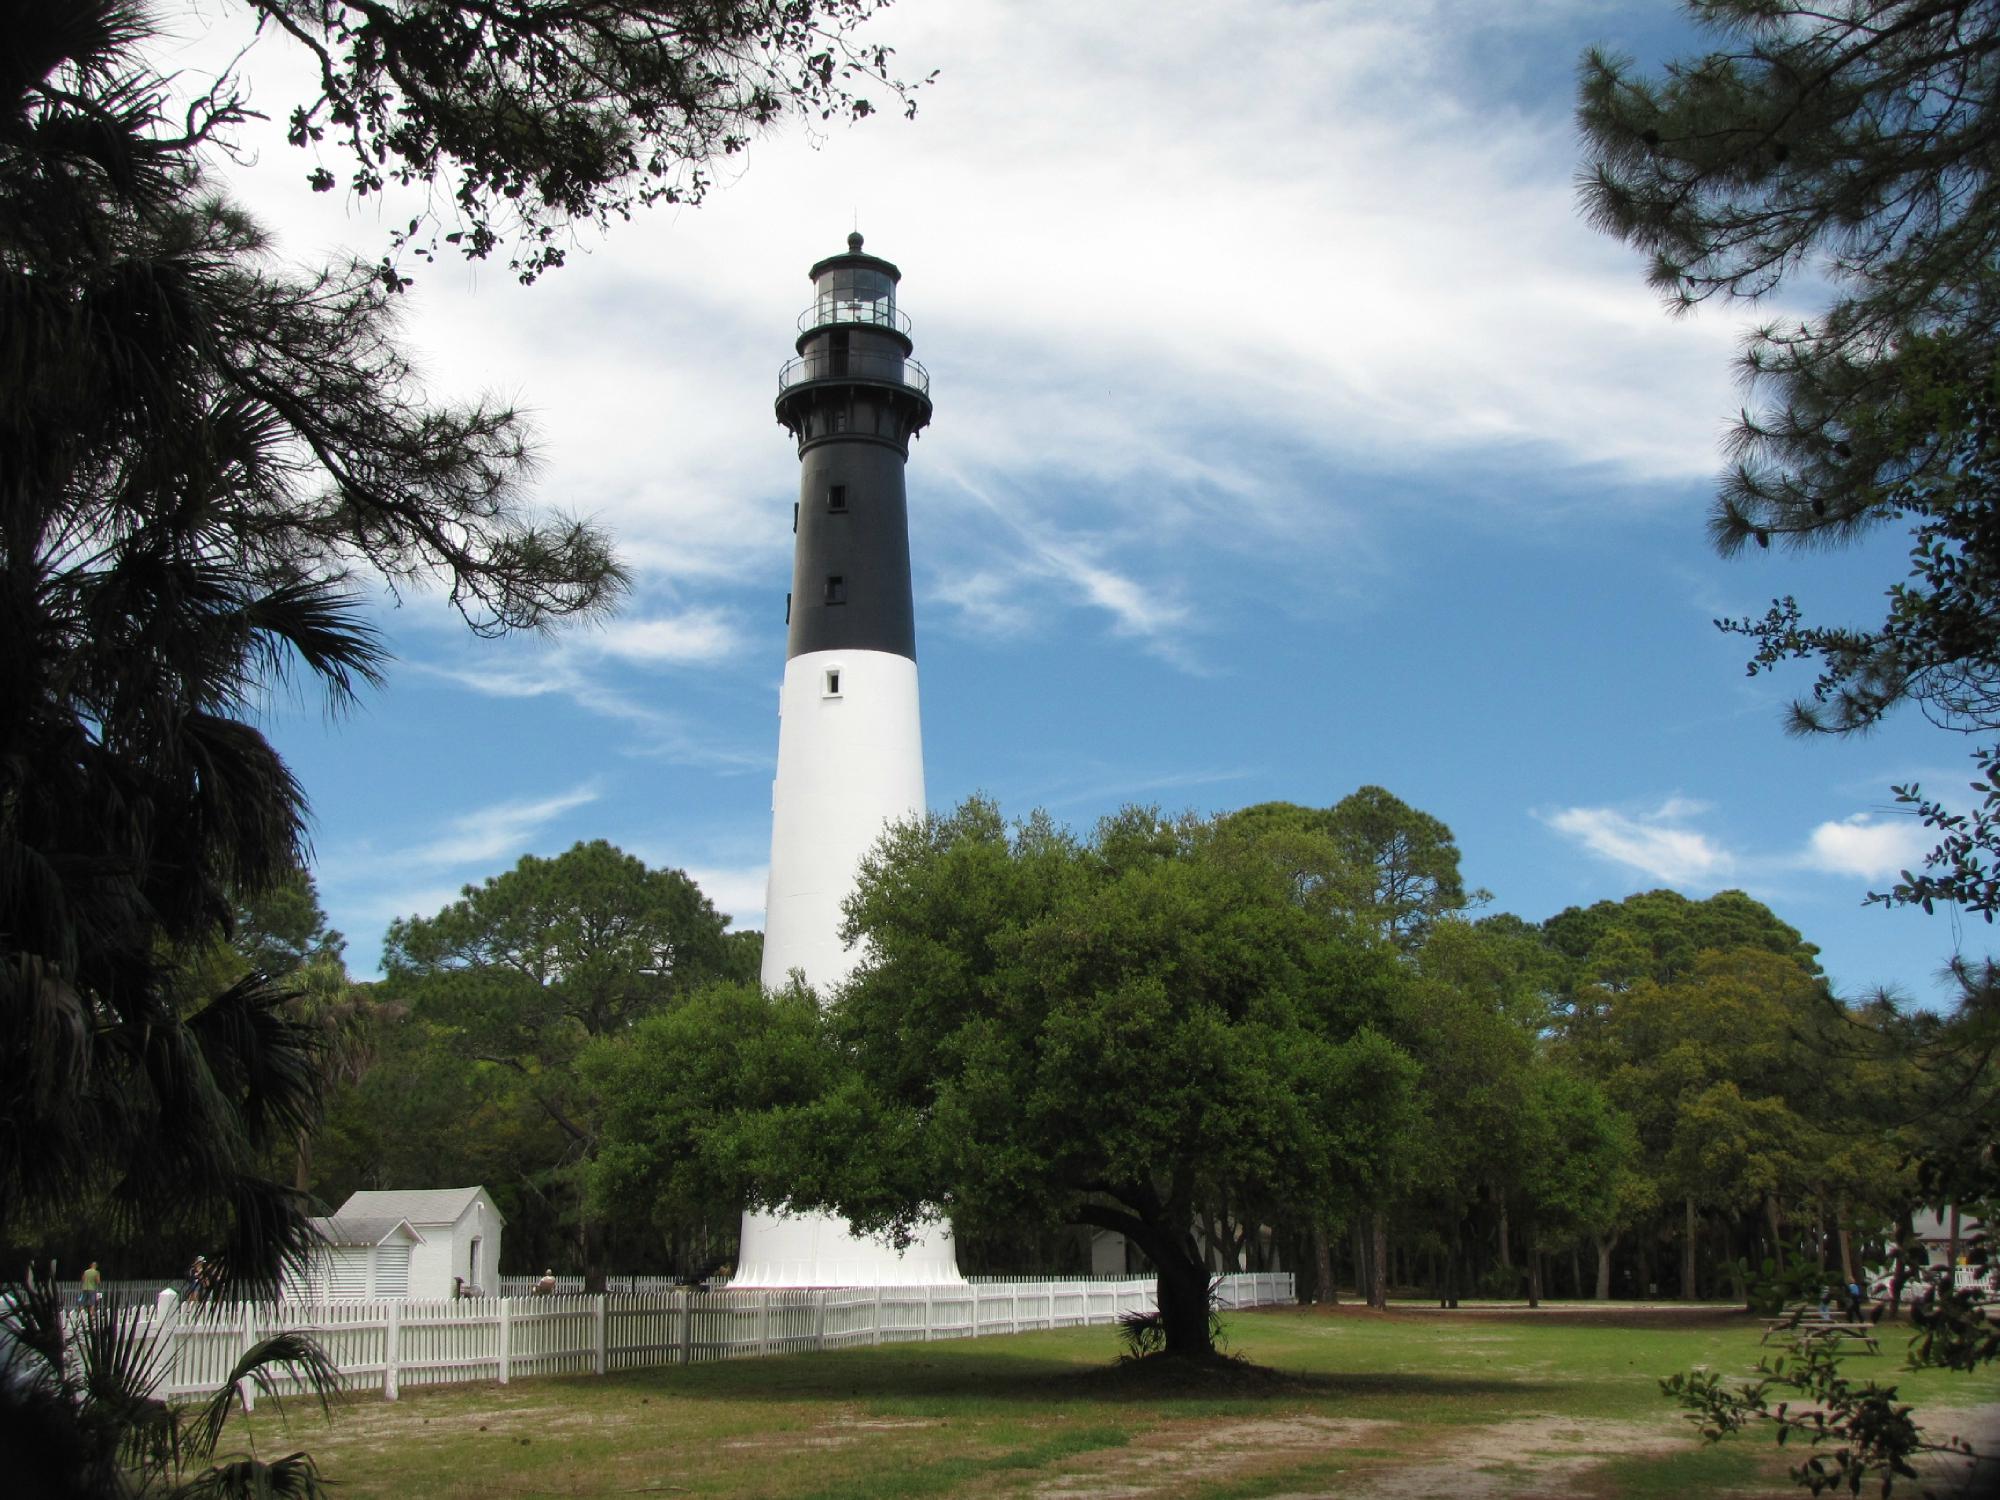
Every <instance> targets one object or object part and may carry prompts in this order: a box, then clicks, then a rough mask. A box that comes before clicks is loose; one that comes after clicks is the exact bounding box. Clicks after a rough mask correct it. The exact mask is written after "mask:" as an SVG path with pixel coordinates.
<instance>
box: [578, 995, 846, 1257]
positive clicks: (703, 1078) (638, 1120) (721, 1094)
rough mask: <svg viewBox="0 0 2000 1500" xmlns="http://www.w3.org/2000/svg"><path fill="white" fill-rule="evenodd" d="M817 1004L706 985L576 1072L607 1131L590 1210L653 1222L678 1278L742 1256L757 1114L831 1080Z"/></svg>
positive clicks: (589, 1054)
mask: <svg viewBox="0 0 2000 1500" xmlns="http://www.w3.org/2000/svg"><path fill="white" fill-rule="evenodd" d="M831 1062H832V1053H831V1050H830V1049H829V1048H828V1047H826V1046H825V1045H824V1038H823V1036H822V1035H821V1030H820V1025H819V1011H818V1007H817V1005H816V1003H815V1002H814V999H813V997H812V996H811V995H810V994H808V993H805V992H804V991H800V990H790V989H787V990H778V991H766V990H764V989H763V988H762V987H761V986H759V985H758V984H756V983H755V982H754V981H752V982H749V983H741V982H737V983H719V984H713V985H708V986H705V987H703V988H700V989H697V990H694V991H693V992H691V993H689V994H686V995H683V996H680V997H678V998H676V999H674V1000H672V1001H670V1002H669V1003H668V1004H667V1006H666V1007H665V1008H664V1009H662V1010H659V1011H656V1012H654V1013H653V1014H651V1015H649V1016H646V1017H644V1018H643V1019H641V1020H640V1021H638V1022H637V1023H636V1024H635V1025H633V1026H632V1027H631V1028H630V1029H629V1030H628V1031H626V1032H625V1033H623V1034H620V1035H617V1036H607V1037H600V1038H597V1039H595V1040H593V1041H592V1042H591V1043H590V1044H589V1045H588V1046H587V1047H585V1048H584V1050H583V1052H582V1054H581V1055H580V1057H579V1058H578V1063H577V1066H578V1072H579V1075H580V1077H581V1079H582V1081H583V1084H584V1086H585V1087H586V1088H587V1089H588V1090H589V1091H590V1092H591V1094H592V1095H593V1096H594V1097H595V1098H596V1100H597V1101H598V1102H597V1108H598V1114H599V1118H600V1120H601V1122H602V1123H601V1126H600V1129H599V1135H598V1143H597V1150H596V1154H595V1156H594V1157H593V1159H592V1161H591V1163H590V1166H589V1169H588V1175H587V1187H586V1191H587V1196H588V1199H589V1204H590V1208H591V1212H592V1213H593V1214H594V1215H596V1216H597V1217H599V1218H601V1219H604V1220H607V1221H608V1220H616V1221H619V1222H621V1223H623V1224H626V1225H644V1226H646V1227H647V1228H648V1229H650V1230H651V1231H652V1232H653V1233H654V1234H655V1235H657V1236H658V1237H659V1240H660V1242H661V1243H662V1244H663V1245H664V1247H665V1249H666V1251H667V1254H668V1257H669V1261H670V1263H671V1265H672V1266H673V1269H674V1271H675V1273H676V1274H678V1275H681V1276H685V1277H690V1278H693V1277H700V1276H706V1275H708V1274H711V1273H713V1272H714V1271H715V1270H716V1269H718V1268H719V1267H721V1266H723V1265H725V1264H727V1263H729V1262H730V1261H732V1260H733V1259H734V1258H735V1250H736V1239H737V1230H738V1227H739V1225H740V1223H741V1218H742V1210H743V1204H744V1201H745V1199H746V1197H747V1196H748V1195H749V1193H750V1190H751V1187H752V1178H751V1176H750V1174H749V1170H748V1163H749V1162H750V1161H751V1160H752V1158H753V1156H754V1148H753V1147H752V1146H751V1144H750V1140H751V1137H753V1136H754V1133H755V1130H756V1126H757V1121H758V1117H759V1116H760V1115H761V1114H762V1113H764V1112H767V1111H774V1110H779V1109H783V1108H786V1107H789V1106H794V1105H798V1104H801V1103H803V1102H805V1101H808V1100H811V1099H814V1098H817V1097H819V1096H820V1095H821V1094H822V1093H824V1092H825V1090H826V1087H827V1084H828V1069H829V1067H830V1065H831Z"/></svg>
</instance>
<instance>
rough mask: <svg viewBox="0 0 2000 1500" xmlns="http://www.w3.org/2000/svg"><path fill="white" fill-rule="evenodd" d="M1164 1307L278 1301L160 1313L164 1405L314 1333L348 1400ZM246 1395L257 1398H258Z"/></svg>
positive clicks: (919, 1298) (825, 1295)
mask: <svg viewBox="0 0 2000 1500" xmlns="http://www.w3.org/2000/svg"><path fill="white" fill-rule="evenodd" d="M1218 1300H1219V1302H1220V1305H1221V1306H1222V1307H1224V1308H1226V1309H1234V1308H1245V1307H1261V1306H1269V1305H1271V1304H1274V1303H1288V1302H1291V1301H1293V1300H1294V1292H1293V1283H1292V1276H1291V1273H1290V1272H1249V1273H1243V1274H1238V1275H1231V1276H1225V1277H1223V1278H1222V1284H1221V1287H1220V1288H1219V1291H1218ZM1153 1310H1154V1284H1153V1282H1152V1280H1151V1278H1138V1277H1132V1278H1119V1279H1116V1280H1103V1281H1062V1282H1039V1283H1037V1282H1021V1283H1005V1284H997V1285H994V1284H987V1285H966V1286H962V1287H860V1288H848V1289H836V1290H830V1291H794V1292H786V1291H741V1292H731V1291H719V1292H704V1291H700V1290H693V1291H690V1290H688V1289H685V1288H678V1289H675V1290H672V1291H660V1292H638V1293H628V1294H624V1295H615V1296H595V1297H590V1296H576V1295H567V1296H566V1295H562V1294H557V1295H555V1296H549V1297H479V1298H469V1299H465V1300H461V1301H455V1302H454V1301H447V1302H414V1301H391V1302H279V1303H275V1304H273V1303H242V1304H238V1305H233V1306H223V1307H217V1308H213V1309H209V1308H191V1309H189V1308H183V1309H180V1310H178V1311H177V1312H176V1313H173V1314H169V1315H166V1316H164V1317H163V1316H161V1315H159V1314H158V1313H155V1314H153V1315H152V1319H151V1323H150V1326H149V1327H148V1329H147V1332H148V1334H149V1336H150V1337H152V1338H154V1339H156V1340H158V1341H159V1342H160V1343H161V1344H162V1345H163V1346H164V1347H163V1348H162V1351H161V1356H162V1360H163V1363H164V1366H165V1371H166V1374H165V1380H164V1382H163V1385H162V1388H161V1391H160V1394H161V1395H163V1396H165V1397H167V1398H168V1399H170V1400H171V1399H176V1398H187V1397H198V1396H206V1395H208V1394H209V1393H211V1392H213V1391H215V1390H217V1389H219V1388H220V1387H221V1385H222V1384H223V1382H224V1381H225V1380H226V1379H227V1378H228V1374H229V1371H230V1369H231V1368H232V1367H233V1366H234V1365H235V1363H236V1361H237V1360H238V1359H240V1358H241V1357H242V1356H243V1354H244V1352H245V1351H246V1350H248V1349H249V1348H250V1347H251V1346H252V1345H253V1344H256V1343H257V1342H259V1341H260V1340H262V1339H265V1338H268V1337H269V1336H270V1335H272V1334H273V1333H277V1332H280V1331H282V1330H296V1331H298V1332H302V1333H309V1334H311V1335H312V1337H313V1338H314V1339H315V1340H316V1341H317V1342H318V1344H319V1346H320V1347H321V1348H322V1349H323V1350H325V1351H326V1354H327V1357H328V1358H329V1359H331V1360H332V1361H333V1364H334V1366H335V1368H336V1369H338V1370H339V1371H340V1376H341V1383H342V1384H343V1385H344V1386H345V1387H346V1388H347V1389H348V1390H352V1391H374V1390H379V1391H381V1392H382V1394H383V1395H384V1396H385V1397H387V1398H388V1399H389V1400H392V1401H393V1400H395V1399H396V1396H397V1393H398V1392H399V1391H400V1390H401V1389H402V1388H403V1387H405V1386H419V1385H446V1384H452V1383H456V1382H460V1381H473V1380H492V1381H498V1382H499V1383H501V1384H503V1385H504V1384H506V1383H507V1382H508V1381H510V1380H514V1379H518V1378H521V1377H524V1376H529V1375H584V1374H597V1375H604V1374H608V1373H610V1372H612V1371H616V1370H638V1369H645V1368H648V1367H651V1366H655V1365H671V1364H691V1363H697V1362H706V1361H709V1360H721V1359H751V1358H756V1357H758V1356H760V1355H767V1354H799V1353H805V1352H808V1351H811V1350H819V1349H845V1348H851V1347H853V1346H855V1345H859V1344H888V1343H902V1342H917V1341H922V1340H928V1339H954V1338H979V1337H982V1336H987V1335H992V1334H1002V1333H1026V1332H1029V1331H1031V1330H1034V1329H1042V1328H1074V1327H1080V1326H1083V1325H1086V1324H1108V1323H1115V1322H1116V1321H1117V1320H1118V1319H1120V1318H1121V1317H1124V1316H1125V1315H1126V1314H1128V1313H1147V1312H1151V1311H1153ZM244 1397H245V1399H246V1400H248V1401H254V1393H253V1392H251V1391H250V1390H249V1389H248V1388H247V1387H246V1388H245V1390H244Z"/></svg>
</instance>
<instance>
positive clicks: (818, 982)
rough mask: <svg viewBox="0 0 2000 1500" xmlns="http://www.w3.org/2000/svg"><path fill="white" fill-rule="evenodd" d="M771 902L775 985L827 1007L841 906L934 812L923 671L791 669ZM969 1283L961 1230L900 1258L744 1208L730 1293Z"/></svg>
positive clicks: (801, 1217) (815, 1219)
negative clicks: (903, 822)
mask: <svg viewBox="0 0 2000 1500" xmlns="http://www.w3.org/2000/svg"><path fill="white" fill-rule="evenodd" d="M778 713H779V726H778V775H777V780H776V781H775V782H774V783H773V784H772V790H771V875H770V883H769V886H768V888H767V894H766V897H765V914H764V969H763V982H764V987H765V988H766V989H781V988H783V987H784V986H785V985H786V984H788V983H789V982H790V979H791V975H792V973H793V972H794V971H798V972H799V973H802V974H803V975H804V976H805V980H806V982H807V983H808V984H810V985H812V986H813V987H814V988H815V989H816V990H817V991H818V992H819V993H820V995H821V997H822V998H824V997H825V996H826V995H827V994H828V993H829V992H831V991H832V990H833V989H835V988H836V987H838V986H839V985H840V984H841V982H842V981H844V980H845V979H846V978H847V976H848V975H849V974H851V973H852V972H853V970H854V967H855V965H856V963H857V962H858V961H859V959H860V953H859V951H858V950H857V949H854V948H848V947H846V946H844V945H843V944H842V943H841V941H840V924H841V920H842V917H841V910H840V908H841V903H842V902H844V901H845V900H846V899H847V896H848V893H849V892H851V891H852V890H853V889H854V881H855V876H856V873H857V872H858V870H859V867H860V863H861V857H862V856H863V855H864V854H866V853H867V852H868V851H869V850H870V849H871V848H873V847H874V845H875V841H876V840H877V839H878V838H880V837H881V834H882V830H883V829H884V828H885V827H887V826H888V825H889V824H890V823H892V822H894V821H895V820H897V819H899V818H907V817H910V816H912V815H916V814H921V813H922V811H923V809H924V750H923V729H922V723H921V719H920V716H919V713H918V709H917V664H916V663H915V662H914V661H912V660H911V659H910V658H909V657H907V656H898V655H895V654H893V653H891V652H886V651H815V652H809V653H807V654H805V655H803V656H795V657H793V658H792V659H791V660H790V661H788V662H787V663H785V683H784V687H783V688H782V689H781V690H780V693H779V698H778ZM960 1280H962V1278H961V1277H960V1276H959V1274H958V1260H957V1253H956V1250H955V1248H954V1246H953V1244H952V1237H951V1226H950V1225H949V1224H946V1223H943V1222H940V1223H938V1224H937V1225H935V1226H934V1227H933V1228H932V1229H931V1230H930V1231H929V1232H928V1233H927V1234H925V1235H923V1236H921V1237H920V1238H919V1239H918V1240H917V1241H916V1242H915V1243H914V1244H912V1245H911V1246H910V1247H909V1248H908V1249H907V1250H904V1251H903V1252H902V1253H901V1254H898V1253H897V1251H896V1249H895V1248H894V1246H892V1245H890V1244H888V1243H886V1242H884V1241H880V1240H874V1239H868V1238H864V1237H862V1236H859V1235H856V1234H855V1233H854V1232H853V1231H852V1230H851V1229H849V1228H848V1226H847V1223H846V1221H845V1220H843V1219H840V1218H838V1217H836V1216H834V1215H831V1214H789V1213H778V1214H766V1213H754V1212H753V1213H746V1214H745V1215H744V1216H743V1235H742V1242H741V1246H740V1248H739V1250H738V1252H737V1257H736V1275H735V1277H734V1278H733V1280H732V1281H731V1283H730V1284H731V1285H732V1286H742V1287H781V1286H782V1287H811V1286H926V1285H928V1286H935V1285H944V1284H951V1283H956V1282H959V1281H960Z"/></svg>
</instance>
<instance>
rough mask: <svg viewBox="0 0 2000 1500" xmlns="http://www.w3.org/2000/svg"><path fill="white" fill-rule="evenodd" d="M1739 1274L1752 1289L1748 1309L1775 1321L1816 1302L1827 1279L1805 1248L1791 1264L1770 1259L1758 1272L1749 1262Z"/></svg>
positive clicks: (1739, 1270) (1743, 1262) (1766, 1260)
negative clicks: (1787, 1309)
mask: <svg viewBox="0 0 2000 1500" xmlns="http://www.w3.org/2000/svg"><path fill="white" fill-rule="evenodd" d="M1737 1274H1738V1275H1739V1276H1740V1277H1741V1278H1742V1280H1743V1284H1744V1286H1745V1287H1746V1288H1747V1289H1748V1295H1747V1296H1746V1297H1745V1299H1744V1305H1745V1306H1747V1307H1748V1308H1749V1310H1750V1311H1751V1312H1753V1313H1756V1314H1758V1315H1759V1316H1761V1317H1766V1318H1775V1317H1777V1316H1778V1315H1779V1314H1780V1313H1782V1312H1783V1311H1784V1310H1785V1309H1786V1308H1788V1307H1797V1306H1799V1305H1800V1304H1802V1303H1806V1302H1810V1301H1814V1300H1816V1299H1817V1298H1818V1297H1819V1294H1820V1288H1822V1287H1823V1286H1825V1285H1826V1277H1827V1273H1826V1272H1825V1271H1823V1270H1821V1269H1820V1268H1819V1267H1818V1266H1817V1265H1815V1264H1814V1263H1813V1260H1812V1257H1811V1255H1810V1254H1809V1253H1807V1252H1806V1251H1805V1250H1804V1249H1803V1248H1801V1249H1800V1251H1799V1252H1798V1253H1797V1254H1796V1255H1795V1256H1793V1258H1792V1259H1791V1260H1790V1261H1789V1262H1785V1261H1780V1260H1778V1259H1776V1258H1775V1257H1772V1256H1769V1255H1767V1256H1765V1257H1764V1258H1763V1260H1762V1261H1760V1262H1759V1263H1758V1264H1757V1265H1756V1266H1755V1267H1754V1268H1753V1267H1752V1266H1751V1265H1750V1263H1749V1262H1748V1261H1741V1262H1738V1264H1737Z"/></svg>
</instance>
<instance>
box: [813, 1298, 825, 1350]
mask: <svg viewBox="0 0 2000 1500" xmlns="http://www.w3.org/2000/svg"><path fill="white" fill-rule="evenodd" d="M827 1295H828V1294H827V1293H826V1292H824V1291H822V1292H818V1293H815V1294H814V1300H815V1301H816V1302H817V1303H818V1311H817V1316H815V1317H814V1319H813V1324H814V1326H813V1348H815V1349H824V1348H825V1347H826V1299H827Z"/></svg>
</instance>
